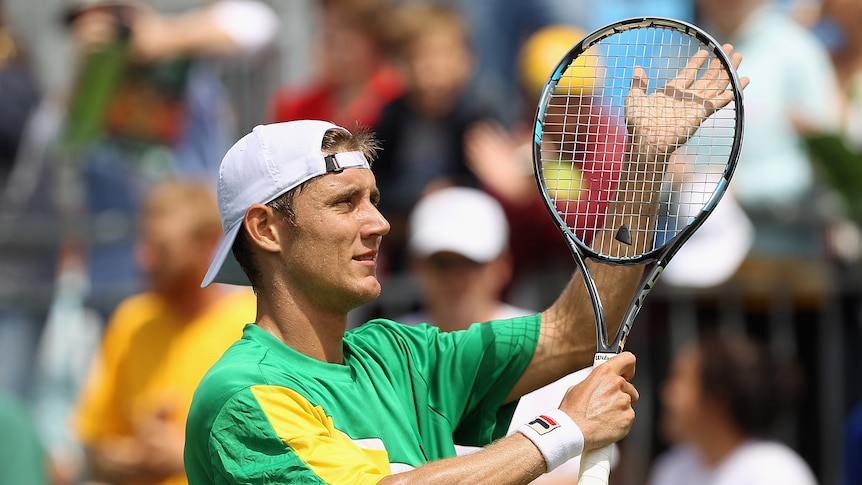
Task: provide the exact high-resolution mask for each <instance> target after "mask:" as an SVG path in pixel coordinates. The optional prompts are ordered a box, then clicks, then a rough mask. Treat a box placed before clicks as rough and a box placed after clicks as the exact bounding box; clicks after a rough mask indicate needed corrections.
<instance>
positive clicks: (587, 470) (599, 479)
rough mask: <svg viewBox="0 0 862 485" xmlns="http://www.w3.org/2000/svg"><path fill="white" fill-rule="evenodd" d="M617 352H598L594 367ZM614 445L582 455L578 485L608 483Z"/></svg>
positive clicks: (602, 484) (605, 484)
mask: <svg viewBox="0 0 862 485" xmlns="http://www.w3.org/2000/svg"><path fill="white" fill-rule="evenodd" d="M615 355H616V354H612V353H597V354H596V355H595V357H594V358H593V368H596V367H598V366H600V365H602V364H604V363H605V362H607V361H608V359H610V358H611V357H613V356H615ZM613 447H614V445H607V446H603V447H601V448H598V449H595V450H590V451H586V452H584V453H583V454H582V455H581V468H580V470H578V485H608V479H609V478H610V476H611V452H612V451H613Z"/></svg>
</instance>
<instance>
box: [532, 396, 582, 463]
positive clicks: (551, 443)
mask: <svg viewBox="0 0 862 485" xmlns="http://www.w3.org/2000/svg"><path fill="white" fill-rule="evenodd" d="M517 431H518V432H519V433H521V434H523V435H524V436H526V437H527V438H528V439H529V440H530V441H532V442H533V444H535V445H536V448H538V449H539V451H540V452H541V453H542V456H543V457H544V458H545V464H546V465H547V468H548V470H547V471H551V470H553V469H554V468H557V467H558V466H560V465H562V464H563V463H565V462H567V461H569V460H570V459H572V458H574V457H576V456H578V455H580V454H581V452H583V451H584V434H583V433H582V432H581V428H579V427H578V425H577V424H575V422H574V421H572V418H570V417H569V415H568V414H566V413H564V412H563V411H561V410H559V409H553V410H551V411H548V412H546V413H543V414H540V415H538V416H536V419H534V420H532V421H530V422H529V423H527V424H524V425H522V426H520V427H518V429H517Z"/></svg>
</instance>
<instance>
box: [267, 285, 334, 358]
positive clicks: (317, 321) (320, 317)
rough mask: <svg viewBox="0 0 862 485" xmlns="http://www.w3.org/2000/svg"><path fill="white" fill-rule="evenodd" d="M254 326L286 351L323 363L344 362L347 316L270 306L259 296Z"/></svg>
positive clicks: (290, 304) (291, 306)
mask: <svg viewBox="0 0 862 485" xmlns="http://www.w3.org/2000/svg"><path fill="white" fill-rule="evenodd" d="M300 308H302V309H300ZM256 323H257V325H258V326H259V327H261V328H262V329H264V330H266V331H267V332H269V333H271V334H272V335H273V336H275V337H276V338H277V339H279V340H281V341H282V342H283V343H284V344H285V345H287V346H288V347H290V348H292V349H294V350H296V351H297V352H300V353H302V354H304V355H307V356H308V357H311V358H313V359H317V360H320V361H323V362H329V363H335V364H341V363H343V362H344V354H343V346H342V340H343V338H344V332H345V330H346V329H347V315H346V314H342V313H339V312H327V311H320V310H316V309H314V307H311V306H309V305H304V306H302V307H300V305H296V304H295V302H293V301H287V302H278V303H273V302H271V301H267V300H265V299H263V298H261V297H260V296H258V309H257V319H256Z"/></svg>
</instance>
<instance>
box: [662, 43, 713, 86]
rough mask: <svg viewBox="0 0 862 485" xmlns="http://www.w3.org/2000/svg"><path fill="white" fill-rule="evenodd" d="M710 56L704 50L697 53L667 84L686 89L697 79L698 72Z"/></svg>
mask: <svg viewBox="0 0 862 485" xmlns="http://www.w3.org/2000/svg"><path fill="white" fill-rule="evenodd" d="M708 57H709V53H708V52H707V51H704V50H700V51H697V53H696V54H695V55H693V56H691V58H690V59H689V60H688V62H687V63H686V65H685V67H684V68H682V69H680V71H679V72H678V73H677V75H676V77H675V78H674V79H673V80H672V81H671V82H669V83H667V85H668V86H669V87H672V88H674V89H686V88H688V87H689V86H691V85H692V83H694V81H695V80H696V79H697V72H698V71H699V70H700V68H701V66H703V63H704V62H705V61H706V59H707V58H708Z"/></svg>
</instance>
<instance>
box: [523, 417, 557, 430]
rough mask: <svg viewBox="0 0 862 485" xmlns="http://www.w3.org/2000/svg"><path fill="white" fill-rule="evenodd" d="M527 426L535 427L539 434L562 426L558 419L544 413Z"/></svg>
mask: <svg viewBox="0 0 862 485" xmlns="http://www.w3.org/2000/svg"><path fill="white" fill-rule="evenodd" d="M527 426H529V427H531V428H533V430H535V431H536V433H539V434H545V433H549V432H551V431H553V430H555V429H557V428H559V427H560V425H559V424H558V423H557V422H556V421H554V420H553V419H551V418H550V417H548V416H545V415H544V414H541V415H539V416H538V417H536V419H534V420H532V421H530V422H529V423H527Z"/></svg>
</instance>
